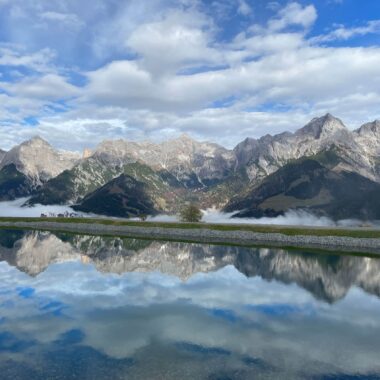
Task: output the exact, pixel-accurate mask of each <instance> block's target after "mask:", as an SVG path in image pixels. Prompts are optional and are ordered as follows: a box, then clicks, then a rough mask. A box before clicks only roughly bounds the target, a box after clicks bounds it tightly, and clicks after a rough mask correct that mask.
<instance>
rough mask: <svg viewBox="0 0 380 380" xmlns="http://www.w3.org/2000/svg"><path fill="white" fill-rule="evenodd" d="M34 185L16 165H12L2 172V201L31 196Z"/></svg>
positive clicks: (0, 187)
mask: <svg viewBox="0 0 380 380" xmlns="http://www.w3.org/2000/svg"><path fill="white" fill-rule="evenodd" d="M31 192H32V184H31V181H30V179H28V178H27V177H26V176H25V175H24V174H22V173H20V172H19V171H18V170H17V168H16V165H14V164H10V165H7V166H4V167H3V168H2V169H1V170H0V201H8V200H13V199H16V198H20V197H25V196H28V195H30V194H31Z"/></svg>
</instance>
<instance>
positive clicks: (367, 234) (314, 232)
mask: <svg viewBox="0 0 380 380" xmlns="http://www.w3.org/2000/svg"><path fill="white" fill-rule="evenodd" d="M45 221H46V222H52V223H54V222H57V223H68V224H70V223H85V224H104V225H108V226H109V225H113V226H136V227H161V228H168V229H170V228H181V229H199V228H200V229H213V230H217V231H252V232H261V233H281V234H284V235H290V236H294V235H305V236H347V237H354V238H380V229H368V228H362V229H360V228H356V229H354V228H332V227H313V228H311V227H310V228H309V227H295V226H291V227H287V226H276V225H265V226H264V225H247V224H209V223H171V222H140V221H124V220H114V219H91V218H46V219H44V218H4V217H2V218H0V223H1V222H5V223H17V222H27V223H30V224H31V227H33V224H34V223H35V222H45Z"/></svg>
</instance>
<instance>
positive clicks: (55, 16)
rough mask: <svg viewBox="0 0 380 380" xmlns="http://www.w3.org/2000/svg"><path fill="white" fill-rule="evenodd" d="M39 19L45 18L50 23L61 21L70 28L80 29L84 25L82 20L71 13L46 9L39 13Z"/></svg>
mask: <svg viewBox="0 0 380 380" xmlns="http://www.w3.org/2000/svg"><path fill="white" fill-rule="evenodd" d="M40 19H41V20H46V21H49V22H51V23H62V25H64V26H65V27H69V28H70V29H71V28H72V29H75V30H77V29H80V28H81V27H83V26H84V22H83V21H82V20H80V18H79V17H78V16H77V15H76V14H73V13H61V12H53V11H46V12H42V13H41V14H40Z"/></svg>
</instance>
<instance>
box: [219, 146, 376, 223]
mask: <svg viewBox="0 0 380 380" xmlns="http://www.w3.org/2000/svg"><path fill="white" fill-rule="evenodd" d="M341 161H342V159H340V158H339V156H338V155H337V154H336V153H335V152H334V151H328V152H325V153H323V154H319V155H317V156H313V157H310V158H303V159H300V160H296V161H293V162H291V163H289V164H287V165H285V166H284V167H282V168H280V169H279V170H278V171H277V172H275V173H273V174H271V175H269V176H268V177H267V178H265V179H264V180H263V181H262V182H261V183H260V184H258V185H256V186H252V187H249V188H248V189H247V190H246V191H244V192H243V193H241V194H239V195H237V196H236V197H235V198H233V199H232V200H231V201H230V202H229V203H228V204H227V206H226V207H225V211H227V212H231V211H235V210H242V211H240V212H239V213H238V214H237V215H236V216H238V217H256V218H259V217H262V216H278V215H283V214H284V213H285V212H286V211H287V210H289V209H297V208H302V209H307V210H310V211H311V212H312V213H314V214H317V215H326V216H330V217H332V218H334V219H346V218H357V219H362V220H373V219H380V184H378V183H376V182H373V181H371V180H369V179H368V178H365V177H362V176H361V175H359V174H357V173H353V172H345V171H340V172H338V171H333V170H331V169H330V167H333V166H336V165H337V164H338V163H340V162H341Z"/></svg>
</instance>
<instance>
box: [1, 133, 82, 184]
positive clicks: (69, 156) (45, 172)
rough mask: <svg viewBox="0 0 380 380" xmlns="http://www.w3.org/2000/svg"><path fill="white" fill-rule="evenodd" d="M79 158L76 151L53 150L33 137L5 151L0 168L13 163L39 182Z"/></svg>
mask: <svg viewBox="0 0 380 380" xmlns="http://www.w3.org/2000/svg"><path fill="white" fill-rule="evenodd" d="M79 159H80V155H78V154H77V153H73V152H66V151H58V150H55V149H54V148H53V147H52V146H51V145H50V144H48V143H47V142H46V141H45V140H43V139H41V138H40V137H34V138H32V139H31V140H28V141H25V142H23V143H22V144H20V145H17V146H15V147H14V148H12V149H11V150H10V151H9V152H7V153H5V154H4V156H3V158H2V160H1V163H0V170H1V169H2V168H3V167H4V166H7V165H10V164H14V165H16V167H17V170H18V171H20V172H21V173H23V174H25V175H26V176H27V177H29V178H30V179H31V180H32V181H33V182H34V183H35V184H41V183H43V182H45V181H47V180H48V179H50V178H52V177H55V176H57V175H58V174H60V173H61V172H63V171H64V170H66V169H70V168H72V167H73V166H74V165H75V163H76V162H77V161H78V160H79Z"/></svg>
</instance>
